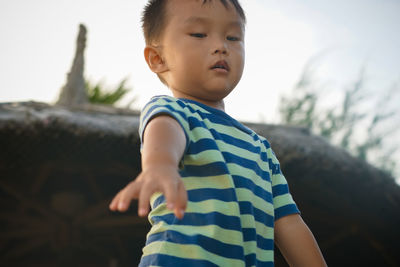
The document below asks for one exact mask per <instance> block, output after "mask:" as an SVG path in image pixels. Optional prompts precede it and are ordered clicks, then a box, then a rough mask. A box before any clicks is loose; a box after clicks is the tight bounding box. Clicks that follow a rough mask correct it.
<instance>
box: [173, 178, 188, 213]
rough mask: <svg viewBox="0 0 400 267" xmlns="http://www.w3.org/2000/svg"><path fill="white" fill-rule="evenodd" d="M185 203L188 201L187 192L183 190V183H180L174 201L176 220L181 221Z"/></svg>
mask: <svg viewBox="0 0 400 267" xmlns="http://www.w3.org/2000/svg"><path fill="white" fill-rule="evenodd" d="M187 201H188V196H187V191H186V189H185V186H184V184H183V182H182V181H180V182H179V184H178V190H177V194H176V199H175V209H174V213H175V216H176V217H177V218H178V219H183V216H184V214H185V210H186V207H187Z"/></svg>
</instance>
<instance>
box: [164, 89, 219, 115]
mask: <svg viewBox="0 0 400 267" xmlns="http://www.w3.org/2000/svg"><path fill="white" fill-rule="evenodd" d="M172 94H173V96H174V97H176V98H185V99H190V100H194V101H197V102H199V103H202V104H204V105H207V106H209V107H212V108H215V109H219V110H221V111H224V112H225V103H224V100H223V99H221V100H217V101H209V100H205V99H201V98H198V97H192V96H190V95H187V94H180V93H179V92H176V91H174V90H173V91H172Z"/></svg>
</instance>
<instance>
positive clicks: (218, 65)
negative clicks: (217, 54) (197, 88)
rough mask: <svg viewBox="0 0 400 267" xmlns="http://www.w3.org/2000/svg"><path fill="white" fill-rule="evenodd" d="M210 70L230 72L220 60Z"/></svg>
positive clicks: (226, 65) (223, 61) (225, 63)
mask: <svg viewBox="0 0 400 267" xmlns="http://www.w3.org/2000/svg"><path fill="white" fill-rule="evenodd" d="M211 69H212V70H217V71H224V72H228V71H229V70H230V68H229V65H228V63H227V62H226V61H225V60H220V61H218V62H217V63H215V64H214V65H213V66H211Z"/></svg>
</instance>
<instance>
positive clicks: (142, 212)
mask: <svg viewBox="0 0 400 267" xmlns="http://www.w3.org/2000/svg"><path fill="white" fill-rule="evenodd" d="M154 192H155V188H153V185H152V184H149V183H144V184H143V186H142V189H141V190H140V193H139V203H138V214H139V216H140V217H144V216H146V215H147V214H148V213H149V203H150V197H151V195H152V194H153V193H154Z"/></svg>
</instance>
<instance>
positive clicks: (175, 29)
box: [160, 0, 245, 105]
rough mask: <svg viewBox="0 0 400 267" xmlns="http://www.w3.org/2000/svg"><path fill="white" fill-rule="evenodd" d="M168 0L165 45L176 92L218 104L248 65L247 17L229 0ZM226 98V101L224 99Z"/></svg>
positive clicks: (162, 43) (170, 82) (170, 84)
mask: <svg viewBox="0 0 400 267" xmlns="http://www.w3.org/2000/svg"><path fill="white" fill-rule="evenodd" d="M228 3H229V8H228V9H227V8H226V7H225V6H224V5H223V4H222V3H221V2H220V1H219V0H213V1H209V2H207V3H205V4H203V1H198V0H197V1H196V0H190V1H189V0H169V1H168V5H167V19H166V21H167V25H166V27H165V30H164V33H163V36H162V38H161V41H160V49H161V50H160V51H161V54H162V58H163V60H164V61H165V64H166V66H167V71H166V72H165V73H163V78H164V79H165V80H166V82H167V84H168V87H169V88H170V89H171V90H172V92H173V94H174V96H175V97H183V98H188V99H193V100H197V101H199V102H202V103H205V104H209V105H214V104H215V103H218V102H222V101H223V98H224V97H226V96H227V95H228V94H229V93H230V92H231V91H232V90H233V88H235V86H236V85H237V83H238V82H239V80H240V78H241V76H242V72H243V67H244V56H245V53H244V22H243V20H242V19H241V18H240V16H239V14H238V13H237V12H236V10H235V8H234V6H233V5H232V4H231V3H230V2H229V1H228ZM222 103H223V102H222Z"/></svg>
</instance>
